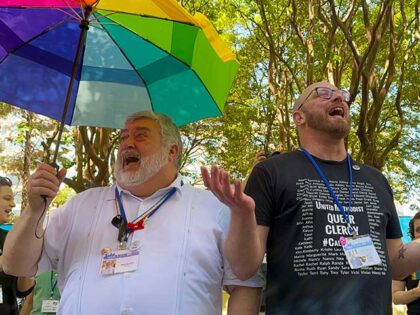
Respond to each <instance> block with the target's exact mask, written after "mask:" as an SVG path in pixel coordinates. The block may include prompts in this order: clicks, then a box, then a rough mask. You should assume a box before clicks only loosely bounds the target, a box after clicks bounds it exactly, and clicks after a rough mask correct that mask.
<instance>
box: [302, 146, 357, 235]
mask: <svg viewBox="0 0 420 315" xmlns="http://www.w3.org/2000/svg"><path fill="white" fill-rule="evenodd" d="M301 149H302V152H303V153H304V154H305V155H306V157H307V158H308V159H309V161H311V163H312V165H313V166H314V167H315V169H316V171H317V172H318V175H319V176H320V177H321V179H322V181H323V182H324V185H325V187H327V189H328V191H329V193H330V196H331V197H332V198H333V199H334V202H335V204H336V205H337V207H338V209H339V210H340V213H341V215H342V216H343V218H344V220H346V223H347V228H348V230H349V232H350V234H352V235H353V236H354V229H353V227H352V226H351V224H350V219H349V213H350V211H351V199H352V196H353V173H352V171H351V159H350V154H348V153H347V156H346V160H347V169H348V172H349V186H350V189H349V207H348V210H347V212H346V211H345V210H344V208H343V205H342V204H341V202H340V201H339V200H338V198H337V195H336V194H335V193H334V190H333V189H332V187H331V185H330V182H329V181H328V179H327V177H326V176H325V174H324V172H323V171H322V170H321V168H320V167H319V165H318V163H317V162H316V161H315V159H314V158H313V157H312V155H310V154H309V152H308V151H307V150H306V149H305V148H301Z"/></svg>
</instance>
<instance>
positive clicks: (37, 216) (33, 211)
mask: <svg viewBox="0 0 420 315" xmlns="http://www.w3.org/2000/svg"><path fill="white" fill-rule="evenodd" d="M65 174H66V170H65V169H61V170H60V171H59V172H58V174H57V171H56V169H55V168H54V167H52V166H50V165H48V164H45V163H43V164H40V165H39V166H38V167H37V170H36V171H35V173H34V174H32V175H31V176H30V177H29V181H28V186H27V191H28V206H27V208H26V209H25V210H24V211H23V212H22V215H21V217H20V218H19V220H17V222H16V223H15V224H14V226H13V229H12V230H11V231H10V232H9V233H8V235H7V237H6V242H5V244H4V251H3V269H4V271H5V272H6V273H7V274H11V275H14V276H23V277H31V276H34V275H35V273H36V271H37V268H38V267H37V264H38V260H39V258H40V256H41V252H42V246H43V238H42V237H40V238H38V237H36V235H43V229H42V222H43V217H42V215H45V213H44V214H42V213H43V211H44V210H45V212H46V210H47V209H46V208H48V206H49V203H50V202H51V200H52V198H54V197H55V195H56V194H57V191H58V189H59V186H60V184H61V181H62V180H63V179H64V177H65ZM43 195H44V196H47V197H48V198H47V201H46V203H47V204H45V201H44V198H43V197H42V196H43Z"/></svg>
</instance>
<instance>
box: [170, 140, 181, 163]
mask: <svg viewBox="0 0 420 315" xmlns="http://www.w3.org/2000/svg"><path fill="white" fill-rule="evenodd" d="M178 153H179V147H178V145H176V144H173V145H171V147H170V148H169V154H168V159H169V161H170V162H173V161H175V159H176V157H177V156H178Z"/></svg>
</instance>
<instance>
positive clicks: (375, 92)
mask: <svg viewBox="0 0 420 315" xmlns="http://www.w3.org/2000/svg"><path fill="white" fill-rule="evenodd" d="M180 3H181V5H182V6H184V7H185V8H186V9H187V10H188V11H189V12H191V13H195V12H201V13H203V14H205V15H206V16H207V17H208V18H209V19H210V20H211V21H212V23H213V25H214V26H215V28H216V29H217V31H218V32H219V34H221V36H222V37H223V38H224V39H225V40H226V41H227V42H228V43H229V44H230V46H231V47H232V49H233V51H234V52H235V53H236V56H237V60H238V61H239V63H240V68H239V71H238V74H237V76H236V79H235V82H234V84H233V86H232V88H231V93H230V96H229V99H228V101H227V103H226V105H225V110H224V115H223V116H222V117H215V118H210V119H206V120H202V121H199V122H196V123H191V124H189V125H186V126H182V127H181V130H182V135H183V143H184V146H185V147H184V159H183V162H182V168H181V173H182V175H184V176H185V178H186V179H187V180H188V181H189V182H191V183H192V184H194V185H198V186H200V185H202V182H201V176H200V174H199V166H200V165H210V164H213V163H215V164H218V165H220V166H221V167H223V168H224V169H226V170H228V171H229V172H231V173H232V174H233V176H234V177H238V178H240V179H243V178H244V177H245V176H246V175H247V174H248V173H249V171H250V169H251V167H252V162H253V160H254V157H255V155H256V154H257V153H258V152H260V151H264V152H266V153H269V152H272V151H277V150H278V151H290V150H293V149H296V148H298V147H299V141H298V138H297V135H296V131H295V129H294V126H293V121H292V118H291V114H292V107H293V101H294V99H295V98H296V97H297V96H298V95H299V93H300V92H301V91H302V90H303V89H304V88H305V86H307V85H308V84H310V83H312V82H316V81H319V80H329V81H330V82H332V83H333V84H335V85H336V86H337V87H338V88H340V89H346V90H348V91H349V92H350V94H351V99H350V102H349V105H350V109H351V113H352V117H353V120H352V131H351V134H350V136H349V137H348V139H347V140H346V145H347V148H348V151H349V152H350V154H351V155H352V157H353V158H354V159H355V160H358V161H361V162H364V163H366V164H368V165H371V166H373V167H375V168H377V169H379V170H381V171H382V172H383V173H384V174H385V176H386V177H387V179H388V180H389V182H390V184H391V186H392V188H393V191H394V196H395V200H396V203H397V208H398V211H399V215H400V216H401V217H402V218H401V219H402V220H406V219H407V218H408V217H410V216H412V215H413V214H414V213H415V212H416V211H419V210H420V189H419V179H420V171H419V170H420V167H419V157H420V154H419V144H420V137H419V134H420V132H419V131H420V130H419V124H418V122H419V120H420V111H419V108H420V106H419V105H420V104H419V103H420V92H419V91H420V76H419V75H418V74H419V70H420V62H419V58H420V45H419V41H420V26H419V25H420V21H419V1H418V0H399V1H393V0H378V1H375V0H347V1H336V0H277V1H270V0H212V1H209V0H182V1H180ZM63 88H64V87H63ZM92 106H94V104H92ZM0 119H1V122H0V131H1V135H2V137H1V139H0V175H7V176H10V177H11V178H12V179H13V182H14V187H13V188H14V190H15V193H16V199H17V201H18V206H17V207H16V209H15V212H14V216H13V217H12V219H11V221H12V222H13V221H14V220H16V218H17V217H18V216H19V214H20V211H21V209H24V207H25V205H26V200H27V197H26V194H25V191H24V190H23V189H22V187H24V186H25V183H26V181H27V180H28V177H29V175H30V173H31V172H32V171H33V170H34V169H35V167H36V165H37V164H38V163H39V162H40V161H46V162H49V161H50V160H51V155H52V154H51V151H52V150H53V149H54V146H55V139H56V137H57V132H58V124H57V122H55V121H53V120H50V119H46V118H43V117H41V116H38V115H35V114H33V113H29V112H26V111H24V110H20V109H17V108H15V107H13V106H10V105H8V104H4V103H0ZM117 146H118V131H116V130H113V129H103V128H93V127H72V128H69V127H68V128H66V130H65V133H64V136H63V141H62V145H61V150H60V154H59V157H58V162H59V164H60V165H61V166H63V167H66V168H68V169H69V170H70V171H69V173H68V176H67V178H66V179H65V185H63V188H62V189H61V191H60V194H59V196H58V197H57V198H56V199H55V200H54V204H53V205H54V206H59V205H60V204H62V203H63V202H65V201H66V200H67V199H68V198H70V197H71V196H72V195H74V194H75V193H77V192H80V191H83V190H85V189H87V188H90V187H95V186H103V185H109V184H111V183H113V181H114V178H113V176H112V172H113V165H114V162H115V154H116V148H117ZM403 230H405V229H404V228H403Z"/></svg>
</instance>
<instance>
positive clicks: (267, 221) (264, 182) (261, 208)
mask: <svg viewBox="0 0 420 315" xmlns="http://www.w3.org/2000/svg"><path fill="white" fill-rule="evenodd" d="M263 162H264V161H263ZM263 162H261V163H263ZM261 163H259V164H258V165H256V166H255V167H254V168H253V170H252V172H251V175H250V176H249V179H248V182H247V184H246V186H245V190H244V192H245V193H246V194H247V195H248V196H251V197H252V199H254V202H255V216H256V219H257V223H258V224H259V225H264V226H270V225H271V221H272V213H273V210H272V209H273V208H274V205H275V200H274V194H273V193H272V190H273V188H272V187H273V184H272V178H271V176H270V175H269V173H268V172H267V170H266V169H265V168H263V167H262V166H261Z"/></svg>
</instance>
